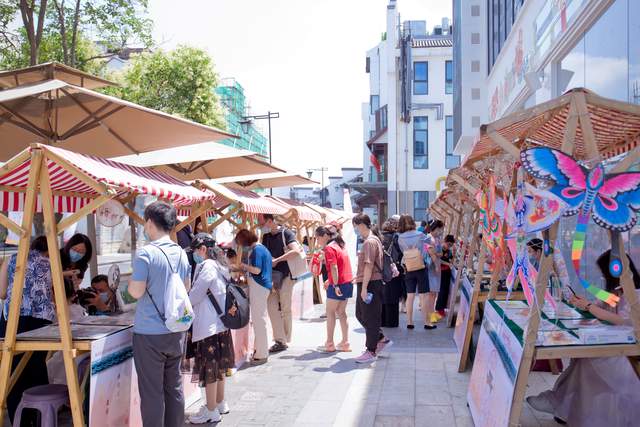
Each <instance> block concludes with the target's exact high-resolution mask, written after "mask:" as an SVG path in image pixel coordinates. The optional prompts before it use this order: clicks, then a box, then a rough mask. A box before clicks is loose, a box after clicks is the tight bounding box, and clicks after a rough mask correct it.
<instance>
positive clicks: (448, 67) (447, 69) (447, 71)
mask: <svg viewBox="0 0 640 427" xmlns="http://www.w3.org/2000/svg"><path fill="white" fill-rule="evenodd" d="M444 75H445V82H444V93H453V61H445V62H444Z"/></svg>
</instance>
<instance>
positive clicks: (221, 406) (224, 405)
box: [218, 400, 229, 415]
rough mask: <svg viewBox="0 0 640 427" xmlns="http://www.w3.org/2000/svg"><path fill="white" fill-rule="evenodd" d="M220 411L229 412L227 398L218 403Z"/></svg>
mask: <svg viewBox="0 0 640 427" xmlns="http://www.w3.org/2000/svg"><path fill="white" fill-rule="evenodd" d="M218 412H220V414H222V415H225V414H228V413H229V404H228V403H227V401H226V400H223V401H222V402H220V403H218Z"/></svg>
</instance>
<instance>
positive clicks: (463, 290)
mask: <svg viewBox="0 0 640 427" xmlns="http://www.w3.org/2000/svg"><path fill="white" fill-rule="evenodd" d="M461 276H463V278H462V286H461V287H460V302H459V303H458V314H457V316H456V325H455V329H454V331H453V340H454V341H455V343H456V348H457V349H458V354H462V349H463V348H464V345H465V342H467V336H466V335H467V331H468V328H467V323H468V320H469V314H470V313H469V312H470V307H471V296H472V295H473V288H472V286H471V283H469V279H468V278H467V277H466V274H461Z"/></svg>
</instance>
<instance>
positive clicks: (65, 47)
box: [53, 0, 71, 65]
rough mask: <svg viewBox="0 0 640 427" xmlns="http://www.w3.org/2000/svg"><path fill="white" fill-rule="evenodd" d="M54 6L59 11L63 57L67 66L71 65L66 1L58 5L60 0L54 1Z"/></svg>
mask: <svg viewBox="0 0 640 427" xmlns="http://www.w3.org/2000/svg"><path fill="white" fill-rule="evenodd" d="M53 5H54V6H55V7H56V10H57V11H58V25H60V37H61V38H62V57H63V61H64V63H65V64H67V65H71V64H70V62H69V43H68V41H67V24H66V22H65V18H64V0H62V1H61V2H60V3H58V0H53Z"/></svg>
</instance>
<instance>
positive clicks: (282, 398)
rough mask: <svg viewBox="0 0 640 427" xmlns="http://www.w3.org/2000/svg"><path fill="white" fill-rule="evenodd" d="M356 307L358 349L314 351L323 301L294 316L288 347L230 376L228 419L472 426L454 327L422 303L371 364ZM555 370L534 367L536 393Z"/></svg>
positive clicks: (526, 415) (545, 420)
mask: <svg viewBox="0 0 640 427" xmlns="http://www.w3.org/2000/svg"><path fill="white" fill-rule="evenodd" d="M354 308H355V307H354V305H353V304H351V305H350V306H349V322H350V329H351V346H352V349H353V352H352V353H334V354H323V353H319V352H317V351H315V348H316V347H317V346H319V345H321V344H323V343H324V339H325V322H324V320H321V319H319V316H320V314H321V309H322V308H321V306H316V311H315V313H314V314H313V316H309V317H310V318H309V319H306V320H297V321H296V322H295V324H294V334H293V336H294V342H293V343H292V345H291V347H290V348H289V350H287V351H285V352H283V353H279V354H277V355H274V356H271V357H270V358H269V362H268V363H267V364H265V365H262V366H258V367H253V368H246V369H242V370H240V371H238V372H237V373H236V374H235V375H234V376H233V377H231V378H230V379H229V381H228V383H227V388H226V390H227V401H228V402H229V405H230V406H231V413H229V414H228V415H225V416H224V419H223V421H222V424H221V425H224V426H296V427H297V426H332V425H335V426H374V425H375V426H394V427H395V426H414V425H415V426H430V427H438V426H447V427H451V426H458V427H464V426H473V422H472V420H471V414H470V413H469V409H468V408H467V399H466V394H467V383H468V380H469V376H470V372H466V373H463V374H460V373H458V372H457V356H456V350H455V344H454V342H453V339H452V334H453V329H450V328H446V327H444V325H443V324H442V323H440V324H439V327H438V329H436V330H433V331H426V330H424V329H421V328H420V322H418V321H417V319H418V315H419V313H420V312H419V311H417V310H416V313H415V315H416V329H415V330H413V331H409V330H407V329H406V328H405V325H404V323H402V324H401V327H400V328H392V329H387V330H386V331H385V333H387V334H388V336H389V337H390V338H391V339H392V340H393V341H394V345H393V347H392V348H391V349H390V350H389V352H388V353H387V354H383V356H384V357H381V358H379V359H378V361H377V362H375V363H374V364H372V365H371V366H360V365H356V364H355V363H354V361H353V360H352V359H353V358H354V357H356V356H357V355H359V354H360V352H361V351H362V349H363V348H364V340H365V337H364V330H363V329H362V327H361V326H360V324H359V323H358V322H357V320H356V319H355V316H354ZM401 317H404V316H402V315H401ZM402 320H404V319H402ZM338 329H339V328H338ZM336 332H337V334H339V332H338V331H336ZM339 338H340V337H339V335H336V341H338V340H339ZM555 378H556V377H553V376H551V375H550V374H535V375H533V376H532V381H533V383H532V384H531V386H530V394H536V393H538V392H540V391H542V390H545V389H547V388H549V387H551V385H552V384H553V382H554V381H555ZM201 404H202V402H198V403H197V404H195V405H193V406H192V407H191V408H189V409H188V412H195V411H196V410H197V408H198V407H199V406H200V405H201ZM487 409H489V408H487ZM521 421H522V425H523V426H524V427H534V426H555V425H557V424H556V423H555V422H554V421H553V419H552V418H551V417H550V416H546V415H543V414H539V413H535V414H534V413H533V411H532V410H531V409H530V408H528V407H526V405H525V408H524V411H523V416H522V420H521Z"/></svg>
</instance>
